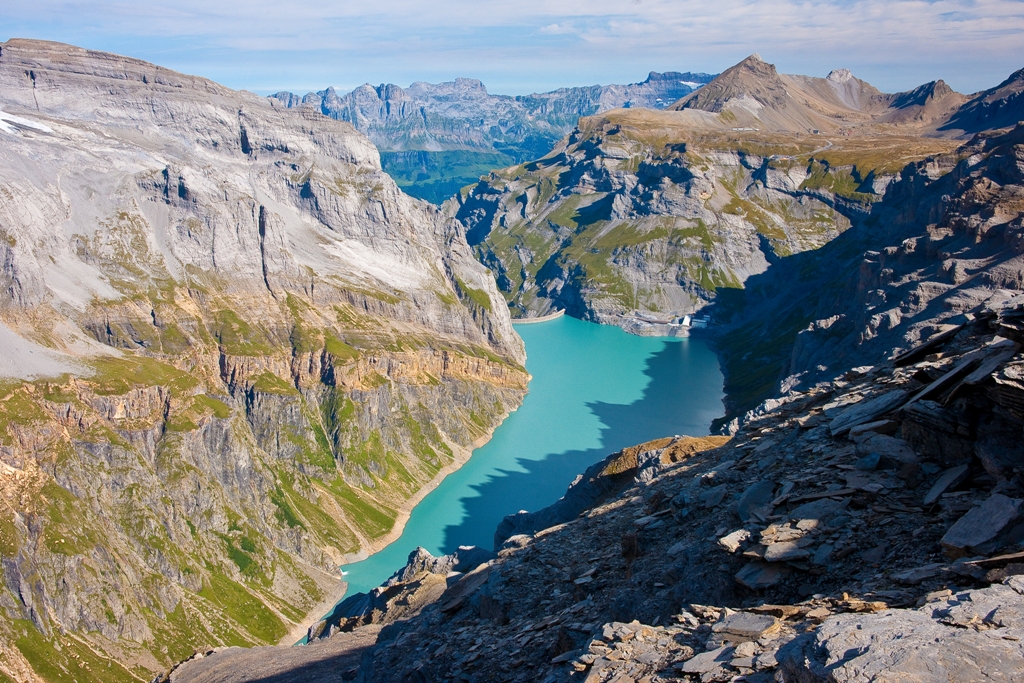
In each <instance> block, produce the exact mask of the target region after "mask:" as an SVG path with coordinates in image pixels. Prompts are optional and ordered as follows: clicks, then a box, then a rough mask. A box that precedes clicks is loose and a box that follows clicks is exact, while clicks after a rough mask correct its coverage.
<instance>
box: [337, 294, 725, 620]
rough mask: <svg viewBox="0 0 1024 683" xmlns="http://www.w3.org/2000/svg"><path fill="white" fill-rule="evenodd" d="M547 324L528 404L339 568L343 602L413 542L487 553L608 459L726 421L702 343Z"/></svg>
mask: <svg viewBox="0 0 1024 683" xmlns="http://www.w3.org/2000/svg"><path fill="white" fill-rule="evenodd" d="M551 320H554V321H555V322H552V324H551V325H529V327H525V328H523V329H522V332H521V334H522V336H523V338H524V341H526V343H527V351H528V360H527V368H528V370H529V372H530V374H531V375H532V378H531V381H530V384H529V388H528V393H527V395H526V397H525V398H524V400H523V403H522V404H521V405H520V406H519V407H518V408H517V409H516V410H514V411H510V412H509V413H508V414H507V415H506V416H505V418H504V419H503V420H502V422H501V423H500V425H499V426H498V427H496V429H495V430H493V431H492V432H491V433H489V434H488V435H487V436H486V438H482V439H480V440H479V441H478V442H477V443H475V444H474V448H473V449H472V450H471V451H469V452H468V453H467V452H464V451H461V450H460V452H459V453H458V454H457V455H458V458H457V460H456V461H454V462H453V463H452V464H451V465H450V466H449V467H448V468H446V470H445V471H444V472H441V473H439V474H438V476H436V477H435V478H434V479H433V480H432V481H431V482H430V483H429V484H428V485H427V486H425V487H424V488H423V489H421V490H420V491H419V492H418V494H417V495H416V496H414V497H413V498H410V499H409V501H408V502H407V503H406V505H405V506H403V510H402V514H401V515H400V517H399V518H398V520H397V521H396V524H395V527H394V528H393V529H392V531H391V532H390V533H389V534H388V535H387V536H385V537H382V538H381V539H379V540H378V541H377V542H376V543H374V544H373V546H372V547H373V549H374V552H373V553H372V554H369V553H368V554H366V555H360V556H351V557H350V558H349V561H348V562H347V563H346V564H344V565H342V570H343V571H345V572H346V576H345V581H346V583H347V584H348V586H347V590H346V593H345V595H353V594H356V593H364V592H367V591H369V590H372V589H373V588H375V587H377V586H379V585H381V583H382V582H384V581H386V580H387V578H388V577H389V576H391V575H393V574H394V572H395V571H397V570H399V569H400V568H401V567H402V566H404V564H405V563H406V561H407V558H408V555H409V553H410V552H412V551H413V550H414V549H415V548H416V547H417V546H419V547H423V548H425V549H426V550H427V551H428V552H430V553H431V554H432V555H434V556H440V555H443V554H446V553H450V552H452V551H454V550H455V549H456V548H457V547H458V546H461V545H476V546H480V547H483V548H487V549H490V548H491V547H492V545H493V539H494V532H495V529H496V528H497V526H498V524H499V523H500V522H501V520H502V519H503V518H504V517H505V516H506V515H508V514H514V513H515V512H516V511H518V510H521V509H531V510H536V509H540V508H542V507H546V506H548V505H550V504H551V503H553V502H554V501H556V500H557V499H558V498H559V497H561V496H562V495H564V493H565V490H566V487H567V486H568V485H569V484H570V483H571V481H572V479H573V478H574V476H576V475H577V474H579V473H580V472H582V471H584V470H585V469H586V468H587V467H589V466H590V465H592V464H593V463H594V462H596V461H598V460H600V459H601V458H603V457H605V456H607V455H608V453H611V452H615V451H616V450H620V449H621V448H624V447H628V446H631V445H635V444H636V443H643V442H645V441H649V440H651V439H652V438H659V437H664V436H666V435H671V434H677V433H685V434H694V435H700V434H706V433H707V428H708V424H709V423H710V422H711V419H712V418H714V417H717V416H718V415H720V414H721V412H720V411H721V400H720V399H721V387H722V376H721V373H720V366H719V363H718V359H717V357H716V356H715V354H714V352H713V351H712V350H711V349H710V348H709V347H708V345H707V343H706V342H702V341H697V340H694V339H679V338H676V339H673V338H651V337H638V336H635V335H631V334H628V333H627V332H626V331H625V330H622V329H621V328H618V327H615V326H607V325H599V324H596V323H592V322H588V321H582V320H578V319H576V318H572V317H570V316H566V315H565V314H564V313H563V314H561V315H558V316H557V317H554V318H551ZM681 385H686V386H688V387H689V390H688V391H686V392H680V391H678V388H679V386H681ZM499 429H500V430H501V431H498V430H499ZM452 475H455V476H452ZM431 494H433V495H431ZM318 616H320V615H318Z"/></svg>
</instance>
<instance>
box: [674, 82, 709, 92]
mask: <svg viewBox="0 0 1024 683" xmlns="http://www.w3.org/2000/svg"><path fill="white" fill-rule="evenodd" d="M679 84H680V85H685V86H686V87H687V88H693V89H694V90H696V89H697V88H700V87H703V85H704V84H703V83H696V82H694V81H679Z"/></svg>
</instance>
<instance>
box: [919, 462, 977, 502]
mask: <svg viewBox="0 0 1024 683" xmlns="http://www.w3.org/2000/svg"><path fill="white" fill-rule="evenodd" d="M969 470H970V467H968V466H967V465H960V466H959V467H951V468H950V469H948V470H946V471H945V472H943V473H942V475H941V476H939V478H938V480H936V482H935V483H934V484H933V485H932V487H931V488H930V489H928V493H926V494H925V496H924V500H923V501H922V502H923V503H924V504H925V505H931V504H933V503H935V502H936V501H937V500H938V499H939V496H941V495H942V494H943V493H945V492H946V491H948V490H949V489H951V488H953V487H954V486H956V485H957V484H960V483H961V482H963V481H964V480H965V479H966V478H967V473H968V471H969Z"/></svg>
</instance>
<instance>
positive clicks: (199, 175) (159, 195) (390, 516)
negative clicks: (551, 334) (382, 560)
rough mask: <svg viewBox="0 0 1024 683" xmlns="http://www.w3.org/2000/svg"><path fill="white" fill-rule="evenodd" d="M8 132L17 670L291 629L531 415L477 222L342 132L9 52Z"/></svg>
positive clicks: (232, 101) (149, 655)
mask: <svg viewBox="0 0 1024 683" xmlns="http://www.w3.org/2000/svg"><path fill="white" fill-rule="evenodd" d="M0 142H2V144H0V264H2V270H0V282H2V288H0V289H2V294H0V320H2V324H0V338H2V340H3V341H2V343H3V345H4V353H3V356H4V357H3V359H2V360H0V375H2V376H3V379H2V380H0V555H2V560H3V587H2V590H0V672H2V673H3V674H4V675H5V676H7V677H11V678H14V679H15V680H19V681H21V680H34V678H33V677H34V676H41V677H44V678H46V679H58V678H69V679H70V678H76V679H77V680H113V679H118V680H120V679H132V678H137V677H147V676H151V675H152V672H153V671H160V670H163V669H165V668H166V667H167V666H168V665H169V664H170V663H173V662H175V661H178V660H180V659H182V658H183V657H185V656H187V655H188V654H190V653H191V652H192V651H193V649H194V648H196V647H209V646H211V645H215V644H220V645H228V644H239V645H242V644H245V645H250V644H260V643H276V642H277V641H278V640H280V639H281V638H282V637H284V636H286V634H288V632H289V631H290V630H291V629H292V628H293V627H294V626H295V625H297V624H299V623H300V622H302V621H303V619H304V618H305V617H306V614H307V613H308V612H317V613H316V616H317V617H319V616H320V615H321V614H322V613H323V612H324V611H326V609H327V608H328V607H329V605H330V604H332V603H333V601H334V599H336V596H337V595H338V593H339V592H340V588H341V586H342V583H341V581H340V575H339V572H338V571H337V565H338V563H339V562H341V561H343V560H344V559H345V558H346V557H350V556H352V555H354V554H357V553H360V552H365V551H368V550H372V549H374V548H375V547H378V546H379V545H380V543H381V542H382V541H383V540H384V539H385V538H386V537H387V536H388V535H389V534H391V533H393V532H394V531H395V530H396V529H397V525H399V524H401V522H402V519H403V514H404V512H405V510H407V508H408V506H409V504H410V501H411V500H413V499H415V498H416V496H417V495H418V494H420V493H421V492H422V491H423V490H424V487H427V486H429V485H430V483H431V482H432V481H435V480H436V479H437V478H438V477H440V476H443V474H444V473H445V472H447V471H449V470H450V468H452V467H455V466H457V465H458V464H460V462H461V461H463V460H464V459H465V458H466V457H468V453H469V451H470V450H471V448H472V446H473V444H474V443H475V442H477V441H478V440H480V439H483V438H486V437H487V436H488V435H489V433H490V431H491V430H492V429H493V428H494V427H495V426H496V425H497V424H498V422H500V420H501V419H502V418H503V416H504V415H506V414H507V413H508V412H509V411H510V410H512V409H514V408H515V406H516V405H518V402H519V401H520V400H521V397H522V395H523V392H524V390H525V385H526V380H527V379H528V377H527V375H526V373H525V371H524V369H523V367H522V363H523V361H524V351H523V346H522V342H521V341H520V340H519V338H518V336H517V335H516V334H515V332H514V331H513V330H512V327H511V325H510V321H509V317H508V313H507V312H506V310H505V304H504V301H503V299H502V298H501V297H500V295H499V294H498V293H497V291H496V289H495V287H494V284H493V281H492V280H491V278H490V277H489V275H488V273H487V272H486V270H485V269H484V268H482V267H481V266H480V265H479V264H478V263H477V262H476V261H475V260H474V258H473V256H472V254H471V252H470V250H469V248H468V246H467V244H466V241H465V238H464V235H463V232H462V228H461V226H460V225H459V224H458V223H457V222H455V221H453V220H451V219H450V218H447V217H445V216H443V215H441V214H440V213H439V212H437V211H436V210H434V209H433V208H431V207H429V206H428V205H426V204H424V203H423V202H419V201H417V200H414V199H411V198H409V197H407V196H405V195H403V194H402V193H401V192H400V191H399V190H398V189H397V187H396V186H395V184H394V183H393V182H392V180H391V179H390V178H389V177H388V176H387V175H386V174H385V173H383V172H382V171H381V169H380V163H379V158H378V154H377V151H376V149H375V148H374V147H373V145H372V144H371V143H370V142H369V141H368V140H367V139H366V138H365V137H363V136H362V135H361V134H359V133H357V132H356V131H355V130H354V129H352V127H351V126H349V125H348V124H346V123H341V122H337V121H334V120H331V119H329V118H326V117H323V116H321V115H320V114H316V113H313V112H309V111H288V110H285V109H284V108H283V107H278V106H275V105H274V104H273V103H271V102H268V101H267V100H266V99H265V98H260V97H257V96H255V95H251V94H249V93H244V92H235V91H231V90H228V89H226V88H223V87H221V86H219V85H217V84H215V83H212V82H210V81H207V80H205V79H201V78H196V77H192V76H186V75H183V74H178V73H175V72H172V71H168V70H166V69H162V68H160V67H158V66H154V65H152V64H147V63H144V62H140V61H137V60H132V59H128V58H123V57H118V56H115V55H109V54H105V53H97V52H90V51H86V50H81V49H78V48H74V47H70V46H66V45H60V44H54V43H43V42H36V41H24V40H11V41H8V42H7V43H3V44H0ZM322 600H326V601H327V605H326V606H324V607H322V608H318V607H317V604H318V603H320V602H321V601H322ZM318 610H319V611H318ZM303 630H304V629H303Z"/></svg>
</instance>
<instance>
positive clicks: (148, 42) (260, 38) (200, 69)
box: [0, 0, 1024, 93]
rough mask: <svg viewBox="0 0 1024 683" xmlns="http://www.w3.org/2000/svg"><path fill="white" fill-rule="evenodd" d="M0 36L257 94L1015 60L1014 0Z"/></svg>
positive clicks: (324, 5)
mask: <svg viewBox="0 0 1024 683" xmlns="http://www.w3.org/2000/svg"><path fill="white" fill-rule="evenodd" d="M0 31H2V32H3V33H4V34H5V35H0V39H5V38H7V37H11V36H26V37H38V38H46V39H52V40H63V41H66V42H73V43H76V44H81V45H85V46H87V47H92V48H97V49H105V50H111V51H117V52H122V53H128V54H131V55H133V56H137V57H141V58H144V59H150V60H152V61H156V62H158V63H161V64H164V65H166V66H170V67H172V68H177V69H181V70H186V71H191V72H193V73H199V74H202V75H206V76H210V77H212V78H215V79H217V80H220V81H222V82H224V83H226V84H227V85H231V86H234V87H246V88H250V89H254V90H257V91H261V92H266V91H269V90H274V89H278V88H291V89H295V90H303V89H305V88H313V87H318V88H319V87H324V86H326V85H329V84H333V85H335V86H338V87H351V86H354V85H357V84H359V83H362V82H364V81H370V82H383V81H391V82H398V83H400V84H403V85H404V84H407V83H409V82H411V81H413V80H439V79H451V78H454V77H455V76H460V75H465V76H475V77H478V78H481V79H482V80H484V81H485V82H486V83H487V84H488V85H489V87H490V89H491V90H492V91H494V92H512V93H518V92H529V91H534V90H543V89H546V88H549V87H554V86H557V85H570V84H589V83H608V82H623V81H627V80H635V79H639V78H643V77H644V75H645V74H646V72H647V71H648V70H651V69H654V70H668V69H675V70H693V71H720V70H722V69H724V68H726V67H728V66H729V65H731V64H732V63H734V62H736V61H738V60H739V59H742V58H743V57H745V56H746V55H747V54H749V53H751V52H754V51H757V52H760V53H761V54H762V55H763V56H764V57H765V59H768V60H769V61H774V62H776V63H777V64H778V66H779V68H780V69H781V70H783V71H787V72H800V73H810V74H818V75H824V74H825V73H827V72H828V71H829V70H830V69H831V68H833V67H838V66H845V67H848V68H851V69H853V70H854V72H855V73H856V74H857V75H859V76H861V77H863V78H866V79H867V80H870V81H872V82H874V83H875V84H876V85H878V86H879V87H882V88H883V89H887V90H899V89H905V88H910V87H913V86H914V85H917V84H919V83H921V82H924V81H926V80H931V79H933V78H945V79H946V80H947V81H949V82H950V83H951V84H952V85H953V86H954V87H957V88H959V89H961V90H966V91H973V90H978V89H981V88H983V87H988V86H990V85H993V84H994V83H995V82H998V81H999V80H1001V79H1002V78H1003V77H1005V76H1006V75H1007V74H1008V73H1010V72H1011V71H1013V70H1015V69H1017V68H1020V67H1021V66H1024V58H1022V57H1021V55H1024V3H1022V2H1020V1H1019V0H935V1H932V2H927V1H925V0H895V1H884V0H832V1H827V2H810V1H806V0H771V1H769V2H755V1H753V0H718V1H717V2H715V3H707V2H704V1H703V0H642V1H640V0H635V1H629V0H592V1H590V2H586V3H580V2H578V1H577V0H574V1H573V2H569V1H567V0H520V2H516V3H508V2H500V3H497V2H494V3H491V2H479V1H470V0H435V2H431V3H423V2H413V1H412V0H378V1H377V2H374V3H356V2H314V1H311V0H298V1H293V2H289V3H281V2H280V1H279V0H273V1H271V0H247V1H246V2H242V1H241V0H224V1H221V2H210V1H209V0H179V1H178V2H176V3H173V4H166V3H164V4H160V3H139V2H137V1H134V0H84V1H75V2H71V1H69V0H65V1H57V0H32V1H30V0H5V2H4V3H3V7H2V8H0Z"/></svg>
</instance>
